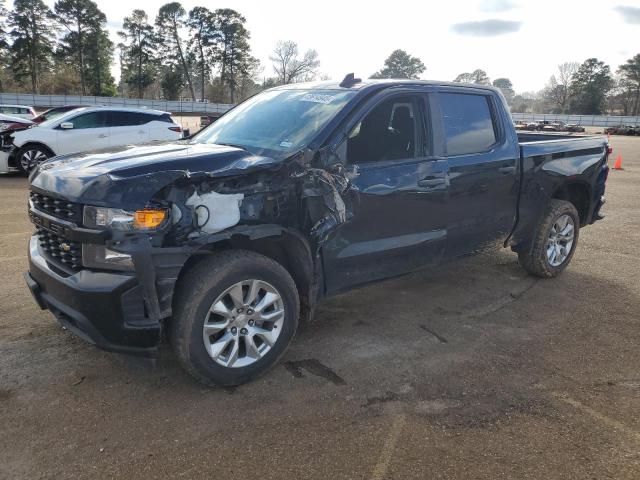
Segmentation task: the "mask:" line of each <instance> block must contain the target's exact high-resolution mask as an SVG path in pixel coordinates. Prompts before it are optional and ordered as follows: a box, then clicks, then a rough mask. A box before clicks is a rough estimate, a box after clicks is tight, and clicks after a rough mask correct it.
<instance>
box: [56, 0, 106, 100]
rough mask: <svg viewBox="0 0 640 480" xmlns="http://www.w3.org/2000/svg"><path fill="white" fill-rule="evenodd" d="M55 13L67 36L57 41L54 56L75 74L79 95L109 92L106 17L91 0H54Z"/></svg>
mask: <svg viewBox="0 0 640 480" xmlns="http://www.w3.org/2000/svg"><path fill="white" fill-rule="evenodd" d="M54 9H55V13H56V17H57V20H58V22H59V23H60V24H62V25H64V26H65V27H66V29H67V33H66V34H65V35H64V36H63V37H62V38H61V39H60V45H59V48H58V55H59V56H60V57H61V58H62V59H64V60H65V61H66V62H67V63H68V65H69V66H70V67H71V68H73V69H74V70H76V71H77V73H78V77H79V81H80V92H81V93H82V94H83V95H84V94H86V93H87V90H90V91H91V93H92V94H94V95H102V94H105V93H107V92H113V90H114V85H113V77H111V74H110V72H109V67H110V64H111V59H112V57H113V43H112V42H111V40H109V35H108V32H107V31H106V28H105V27H106V23H107V17H106V16H105V14H104V13H103V12H102V11H100V9H99V8H98V5H97V4H96V3H95V2H93V1H92V0H58V1H57V2H56V4H55V7H54Z"/></svg>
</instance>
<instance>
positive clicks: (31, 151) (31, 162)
mask: <svg viewBox="0 0 640 480" xmlns="http://www.w3.org/2000/svg"><path fill="white" fill-rule="evenodd" d="M53 156H54V155H53V152H52V151H51V150H49V149H48V148H47V147H45V146H43V145H33V144H32V145H25V146H24V147H22V148H21V149H20V150H18V152H17V153H16V156H15V164H16V167H18V169H19V170H20V171H21V172H22V173H24V174H25V175H29V173H30V172H31V170H33V169H34V168H35V167H36V166H38V165H40V164H41V163H42V162H44V161H45V160H48V159H49V158H51V157H53ZM29 157H30V158H29Z"/></svg>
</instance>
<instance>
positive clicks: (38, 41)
mask: <svg viewBox="0 0 640 480" xmlns="http://www.w3.org/2000/svg"><path fill="white" fill-rule="evenodd" d="M53 19H54V17H53V13H52V12H51V10H50V9H49V7H47V6H46V5H45V3H44V2H43V1H42V0H15V2H14V4H13V11H12V13H11V16H10V17H9V22H8V23H9V27H11V31H10V32H9V35H10V37H11V39H12V40H13V43H12V44H11V47H10V49H9V50H10V56H11V69H12V70H13V74H14V76H15V78H16V80H17V81H18V82H21V83H24V82H25V81H29V82H30V84H31V91H32V92H34V93H39V92H40V82H41V77H42V74H43V73H44V72H46V71H48V70H49V68H50V66H51V60H52V55H53V43H54V35H53Z"/></svg>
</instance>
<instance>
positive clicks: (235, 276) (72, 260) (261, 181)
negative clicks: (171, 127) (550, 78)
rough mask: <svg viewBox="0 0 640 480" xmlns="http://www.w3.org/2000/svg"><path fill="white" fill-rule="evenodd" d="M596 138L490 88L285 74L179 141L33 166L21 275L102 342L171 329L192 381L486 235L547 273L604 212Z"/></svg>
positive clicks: (276, 344) (236, 378) (257, 369)
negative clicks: (529, 119)
mask: <svg viewBox="0 0 640 480" xmlns="http://www.w3.org/2000/svg"><path fill="white" fill-rule="evenodd" d="M609 153H610V151H609V148H608V144H607V139H606V137H602V136H598V137H594V136H585V137H572V136H569V135H566V136H562V135H554V136H553V137H552V138H551V139H550V140H549V136H548V135H545V134H539V133H529V132H526V133H524V132H521V133H516V131H515V130H514V128H513V124H512V122H511V117H510V115H509V110H508V107H507V105H506V103H505V101H504V97H503V96H502V94H501V93H500V91H499V90H497V89H495V88H493V87H488V86H480V85H465V84H450V83H438V82H429V81H420V80H406V81H401V80H381V81H360V80H359V79H355V78H353V75H348V76H347V77H346V78H345V79H344V80H343V81H342V82H341V83H340V84H338V83H333V82H322V83H319V84H296V85H294V86H291V85H286V86H281V87H277V88H274V89H271V90H267V91H264V92H262V93H260V94H258V95H256V96H254V97H252V98H250V99H248V100H246V101H245V102H243V103H241V104H240V105H238V106H237V107H235V108H234V109H233V110H230V111H229V112H228V113H226V114H225V115H223V116H222V117H221V118H220V119H218V120H217V121H216V123H214V124H213V125H211V126H210V127H209V128H207V129H205V130H203V131H202V132H200V133H199V134H197V135H195V136H194V137H193V138H192V139H190V140H183V141H178V142H167V143H163V144H158V145H150V146H138V147H135V146H128V147H120V148H117V149H112V150H111V151H102V152H100V153H96V154H90V153H89V154H80V155H67V156H64V157H61V158H59V159H52V160H50V161H48V162H46V163H45V164H43V165H41V166H40V167H39V168H37V169H36V170H35V171H34V172H33V173H32V175H31V177H30V202H29V215H30V216H31V219H32V220H33V223H34V224H35V229H36V231H35V233H34V234H33V236H32V237H31V241H30V245H29V273H27V274H26V281H27V284H28V286H29V288H30V290H31V292H32V293H33V295H34V297H35V299H36V301H37V302H38V304H39V305H40V306H41V307H42V308H46V309H49V310H50V311H51V312H52V313H53V314H54V315H55V317H56V318H57V319H58V320H59V322H60V323H62V324H63V325H65V326H66V327H68V329H69V330H71V331H72V332H75V333H76V334H77V335H79V336H80V337H81V338H84V339H85V340H88V341H90V342H92V343H94V344H96V345H97V346H99V347H102V348H105V349H107V350H111V351H116V352H124V353H130V354H138V355H155V354H157V352H158V348H159V346H160V344H161V339H162V338H163V336H164V335H165V334H167V335H168V338H169V341H170V343H171V345H172V346H173V348H174V350H175V352H176V356H177V358H178V360H179V361H180V363H181V364H182V365H183V366H184V368H185V369H186V370H187V371H188V372H189V373H190V374H192V375H193V376H194V377H195V378H196V379H198V380H199V381H201V382H203V383H205V384H210V385H211V384H215V385H236V384H239V383H243V382H246V381H248V380H250V379H252V378H255V377H256V376H257V375H259V374H261V373H263V372H264V371H265V370H266V369H268V368H269V367H270V366H272V365H274V363H276V362H277V360H278V359H279V358H280V357H281V356H282V355H283V353H284V351H285V349H286V348H287V346H288V345H289V343H290V342H291V340H292V339H293V337H294V334H295V332H296V329H297V327H298V324H299V323H300V322H304V321H308V320H309V318H311V316H312V312H313V310H314V308H315V306H316V304H317V302H318V301H319V300H321V299H322V298H323V297H325V296H328V295H332V294H335V293H337V292H344V291H346V290H349V289H351V288H353V287H356V286H358V285H362V284H365V283H368V282H372V281H375V280H382V279H385V278H389V277H393V276H396V275H399V274H403V273H407V272H411V271H415V270H417V269H420V268H426V267H429V268H436V265H438V264H440V263H441V262H444V261H448V260H452V259H455V258H460V257H464V256H466V255H468V254H470V253H474V252H477V251H481V250H483V249H484V248H492V247H493V246H495V245H499V246H503V247H510V248H511V249H512V250H514V251H515V252H517V254H518V258H519V261H520V264H521V265H522V267H523V268H524V269H525V270H527V271H528V272H530V273H531V274H533V275H536V276H539V277H543V278H549V277H555V276H557V275H559V274H560V273H561V272H562V271H563V270H564V269H565V268H566V267H567V265H568V264H569V262H570V261H571V258H572V256H573V254H574V252H575V250H576V247H577V244H578V235H579V231H580V227H584V226H586V225H589V224H591V223H593V222H595V221H596V220H599V219H601V218H602V216H601V214H600V210H601V207H602V205H603V203H604V197H603V194H604V189H605V181H606V179H607V173H608V166H607V158H608V155H609ZM560 285H561V284H558V286H560ZM370 301H371V302H376V301H379V302H384V299H376V298H371V300H370ZM408 301H410V300H408ZM386 320H387V321H390V322H392V321H393V318H389V319H386ZM376 321H385V319H383V318H379V319H376ZM349 341H350V342H352V343H353V342H356V343H357V342H359V341H360V339H359V338H358V337H354V338H351V339H349Z"/></svg>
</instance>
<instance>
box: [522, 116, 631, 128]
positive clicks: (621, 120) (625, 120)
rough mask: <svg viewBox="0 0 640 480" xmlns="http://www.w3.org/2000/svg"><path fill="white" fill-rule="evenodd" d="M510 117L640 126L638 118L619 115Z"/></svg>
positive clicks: (525, 119) (530, 119) (531, 120)
mask: <svg viewBox="0 0 640 480" xmlns="http://www.w3.org/2000/svg"><path fill="white" fill-rule="evenodd" d="M511 117H512V118H513V120H514V121H516V122H518V121H520V122H540V121H549V122H565V123H573V124H576V125H582V126H583V127H615V126H618V125H631V126H634V127H638V126H640V117H626V116H620V115H551V114H538V113H512V114H511Z"/></svg>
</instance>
